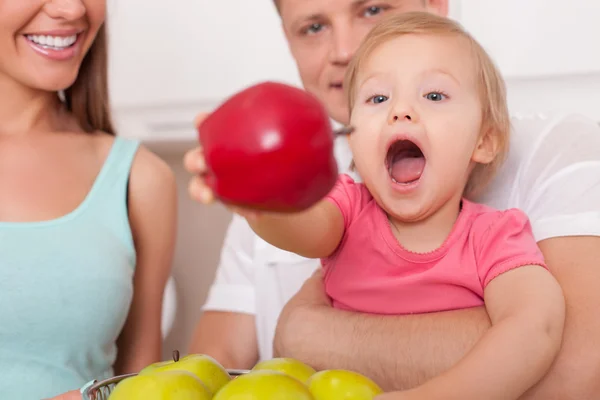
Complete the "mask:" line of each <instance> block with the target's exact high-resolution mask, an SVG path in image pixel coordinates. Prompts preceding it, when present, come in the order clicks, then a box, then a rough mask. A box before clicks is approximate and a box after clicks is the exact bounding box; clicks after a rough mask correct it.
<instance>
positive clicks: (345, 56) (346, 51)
mask: <svg viewBox="0 0 600 400" xmlns="http://www.w3.org/2000/svg"><path fill="white" fill-rule="evenodd" d="M346 25H348V24H337V25H334V26H333V28H332V34H331V49H330V52H329V62H331V63H332V64H335V65H341V66H346V65H348V64H349V63H350V60H351V59H352V56H353V55H354V52H355V51H356V47H357V45H356V44H355V43H354V39H353V35H352V29H351V26H349V25H348V26H346Z"/></svg>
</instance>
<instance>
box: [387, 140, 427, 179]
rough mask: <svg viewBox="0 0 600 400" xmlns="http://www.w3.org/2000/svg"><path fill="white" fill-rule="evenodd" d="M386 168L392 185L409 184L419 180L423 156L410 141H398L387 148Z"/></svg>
mask: <svg viewBox="0 0 600 400" xmlns="http://www.w3.org/2000/svg"><path fill="white" fill-rule="evenodd" d="M386 168H387V170H388V172H389V174H390V177H391V178H392V181H393V182H394V183H399V184H405V185H406V184H410V183H413V182H416V181H418V180H419V179H420V178H421V175H422V174H423V170H424V169H425V156H424V155H423V152H422V151H421V149H420V148H419V146H417V145H416V144H415V143H413V142H412V141H410V140H398V141H396V142H394V143H392V145H391V146H390V147H389V148H388V152H387V156H386Z"/></svg>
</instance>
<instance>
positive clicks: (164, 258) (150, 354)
mask: <svg viewBox="0 0 600 400" xmlns="http://www.w3.org/2000/svg"><path fill="white" fill-rule="evenodd" d="M129 220H130V225H131V230H132V234H133V239H134V242H135V249H136V253H137V256H136V258H137V264H136V269H135V275H134V281H133V284H134V294H133V301H132V304H131V308H130V310H129V314H128V317H127V321H126V322H125V326H124V328H123V331H122V332H121V335H120V336H119V338H118V340H117V346H118V349H119V352H118V357H117V361H116V363H115V373H116V374H126V373H133V372H139V371H140V370H141V369H142V368H144V367H146V366H147V365H149V364H151V363H154V362H156V361H159V360H160V359H161V357H162V354H161V347H162V333H161V318H162V298H163V296H162V294H163V291H164V288H165V285H166V282H167V280H168V278H169V275H170V273H171V265H172V260H173V253H174V247H175V236H176V224H177V187H176V183H175V177H174V175H173V173H172V171H171V169H170V168H169V166H168V165H167V164H166V163H164V162H163V161H162V160H161V159H160V158H158V157H157V156H155V155H154V154H152V153H151V152H150V151H148V150H146V149H145V148H143V147H142V148H140V149H139V151H138V153H137V155H136V157H135V159H134V163H133V166H132V169H131V174H130V181H129Z"/></svg>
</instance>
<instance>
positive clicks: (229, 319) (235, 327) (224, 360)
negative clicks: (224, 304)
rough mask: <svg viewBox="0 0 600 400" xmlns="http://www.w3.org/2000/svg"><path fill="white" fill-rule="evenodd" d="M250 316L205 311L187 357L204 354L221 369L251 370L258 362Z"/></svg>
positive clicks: (255, 338) (253, 327) (254, 334)
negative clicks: (218, 364) (217, 362)
mask: <svg viewBox="0 0 600 400" xmlns="http://www.w3.org/2000/svg"><path fill="white" fill-rule="evenodd" d="M257 341H258V339H257V337H256V326H255V321H254V316H253V315H250V314H242V313H233V312H220V311H207V312H205V313H204V314H202V316H201V317H200V320H199V321H198V325H197V327H196V331H195V332H194V337H193V339H192V344H191V346H190V353H196V354H207V355H209V356H211V357H213V358H214V359H215V360H217V361H219V363H221V365H223V366H224V367H225V368H231V369H251V368H252V367H253V366H254V365H255V364H256V363H257V362H258V344H257Z"/></svg>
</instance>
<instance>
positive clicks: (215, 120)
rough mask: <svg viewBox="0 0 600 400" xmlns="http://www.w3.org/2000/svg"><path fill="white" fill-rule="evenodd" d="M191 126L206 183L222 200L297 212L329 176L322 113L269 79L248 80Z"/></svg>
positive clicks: (309, 99) (310, 99)
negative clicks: (251, 83)
mask: <svg viewBox="0 0 600 400" xmlns="http://www.w3.org/2000/svg"><path fill="white" fill-rule="evenodd" d="M198 131H199V139H200V144H201V145H202V147H203V149H204V157H205V159H206V164H207V167H208V172H207V174H206V176H205V181H206V184H207V185H208V186H209V187H210V188H211V189H212V191H213V192H214V194H215V196H216V197H217V198H218V199H219V200H220V201H222V202H224V203H226V204H230V205H235V206H241V207H245V208H251V209H256V210H263V211H272V212H297V211H302V210H304V209H307V208H309V207H310V206H312V205H314V204H315V203H316V202H318V201H319V200H321V199H322V198H323V197H324V196H325V195H326V194H327V193H329V191H330V190H331V189H332V188H333V185H334V183H335V181H336V179H337V176H338V169H337V164H336V161H335V157H334V153H333V143H334V132H333V130H332V127H331V123H330V120H329V117H328V115H327V112H326V110H325V108H324V107H323V105H322V104H321V103H320V102H319V100H317V99H316V98H315V97H314V96H313V95H311V94H309V93H308V92H306V91H304V90H302V89H298V88H295V87H292V86H288V85H284V84H281V83H274V82H265V83H261V84H258V85H255V86H252V87H250V88H248V89H246V90H243V91H241V92H239V93H237V94H236V95H234V96H232V97H231V98H230V99H228V100H227V101H225V103H223V104H222V105H221V106H220V107H219V108H217V109H216V110H215V111H214V112H213V113H212V114H210V115H209V116H208V117H207V118H206V119H205V120H204V121H203V122H202V124H201V125H200V126H199V127H198Z"/></svg>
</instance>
